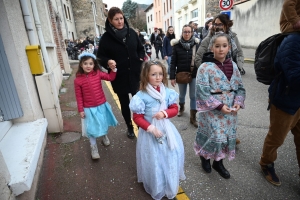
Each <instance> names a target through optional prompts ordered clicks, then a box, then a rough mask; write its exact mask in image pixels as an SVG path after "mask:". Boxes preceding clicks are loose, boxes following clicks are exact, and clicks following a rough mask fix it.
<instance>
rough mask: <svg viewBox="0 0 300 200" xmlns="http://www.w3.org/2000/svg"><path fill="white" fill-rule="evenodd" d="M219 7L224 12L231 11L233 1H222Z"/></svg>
mask: <svg viewBox="0 0 300 200" xmlns="http://www.w3.org/2000/svg"><path fill="white" fill-rule="evenodd" d="M219 6H220V8H221V9H222V10H229V9H230V8H232V6H233V0H220V2H219Z"/></svg>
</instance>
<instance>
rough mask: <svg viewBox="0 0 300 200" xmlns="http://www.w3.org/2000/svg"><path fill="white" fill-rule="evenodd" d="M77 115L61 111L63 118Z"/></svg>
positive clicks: (75, 112) (72, 112)
mask: <svg viewBox="0 0 300 200" xmlns="http://www.w3.org/2000/svg"><path fill="white" fill-rule="evenodd" d="M76 115H77V111H62V116H63V117H74V116H76Z"/></svg>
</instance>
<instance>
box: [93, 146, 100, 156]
mask: <svg viewBox="0 0 300 200" xmlns="http://www.w3.org/2000/svg"><path fill="white" fill-rule="evenodd" d="M91 155H92V159H99V158H100V155H99V153H98V147H97V144H95V145H91Z"/></svg>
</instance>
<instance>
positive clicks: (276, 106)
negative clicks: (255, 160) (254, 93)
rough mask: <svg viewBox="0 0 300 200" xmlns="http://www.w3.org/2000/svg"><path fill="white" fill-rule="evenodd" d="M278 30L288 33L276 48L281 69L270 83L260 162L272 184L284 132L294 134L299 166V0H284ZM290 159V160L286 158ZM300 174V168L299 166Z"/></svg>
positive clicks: (277, 181) (278, 183) (278, 66)
mask: <svg viewBox="0 0 300 200" xmlns="http://www.w3.org/2000/svg"><path fill="white" fill-rule="evenodd" d="M280 30H281V31H282V32H283V33H289V32H298V33H290V34H289V35H288V36H286V37H285V38H284V39H283V41H282V43H281V44H280V46H279V47H278V49H277V54H276V57H275V60H274V66H275V72H276V73H281V74H280V75H279V78H278V79H276V78H275V79H274V80H273V82H272V83H271V85H270V87H269V99H270V100H269V101H270V104H271V105H270V126H269V132H268V134H267V136H266V138H265V142H264V146H263V152H262V155H261V158H260V162H259V164H260V165H261V170H262V172H263V175H264V177H265V178H266V179H267V181H269V182H270V183H272V184H273V185H276V186H279V185H281V182H280V180H279V178H278V176H277V174H276V173H275V168H274V161H275V160H276V158H277V149H278V148H279V147H280V146H281V145H282V144H283V143H284V140H285V138H286V136H287V134H288V133H289V132H290V131H291V132H292V134H293V135H294V143H295V146H296V154H297V160H298V167H300V49H299V46H300V34H299V32H300V1H299V0H298V1H296V0H285V1H284V2H283V7H282V12H281V16H280ZM287 162H290V160H287ZM299 176H300V169H299Z"/></svg>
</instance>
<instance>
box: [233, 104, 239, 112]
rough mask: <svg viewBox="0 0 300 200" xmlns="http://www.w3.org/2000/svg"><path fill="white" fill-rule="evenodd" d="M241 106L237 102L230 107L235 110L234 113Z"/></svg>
mask: <svg viewBox="0 0 300 200" xmlns="http://www.w3.org/2000/svg"><path fill="white" fill-rule="evenodd" d="M240 108H241V106H240V105H238V104H234V105H233V107H232V109H231V110H232V112H235V113H237V111H239V109H240Z"/></svg>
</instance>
